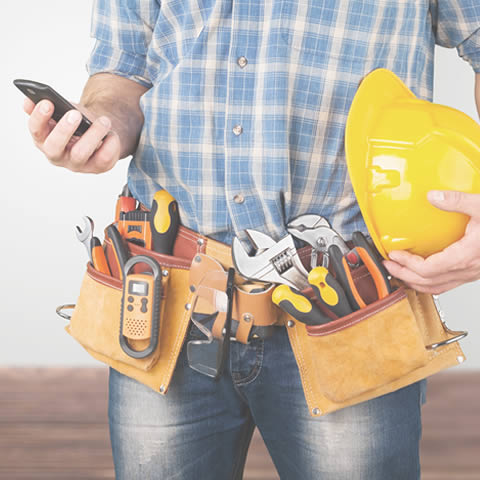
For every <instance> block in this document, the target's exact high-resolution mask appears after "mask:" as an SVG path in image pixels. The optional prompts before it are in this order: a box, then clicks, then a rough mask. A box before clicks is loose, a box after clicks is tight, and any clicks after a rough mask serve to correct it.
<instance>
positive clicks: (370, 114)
mask: <svg viewBox="0 0 480 480" xmlns="http://www.w3.org/2000/svg"><path fill="white" fill-rule="evenodd" d="M345 150H346V157H347V165H348V171H349V174H350V179H351V181H352V184H353V189H354V191H355V195H356V197H357V201H358V204H359V206H360V210H361V212H362V215H363V218H364V220H365V223H366V225H367V228H368V231H369V233H370V235H371V237H372V239H373V241H374V243H375V246H376V247H377V249H378V250H379V252H380V253H381V254H382V255H383V257H385V258H387V254H388V253H389V252H391V251H392V250H408V251H409V252H411V253H415V254H417V255H421V256H423V257H425V256H428V255H431V254H433V253H435V252H439V251H441V250H443V249H444V248H445V247H447V246H448V245H450V244H451V243H453V242H455V241H456V240H458V239H460V238H461V237H462V236H463V234H464V233H465V227H466V224H467V222H468V220H469V217H468V216H467V215H464V214H461V213H457V212H446V211H443V210H440V209H438V208H436V207H434V206H433V205H432V204H431V203H430V202H429V201H428V199H427V192H428V191H429V190H458V191H462V192H469V193H479V192H480V125H478V124H477V122H475V121H474V120H473V119H472V118H470V117H469V116H468V115H466V114H464V113H462V112H460V111H458V110H455V109H454V108H450V107H446V106H443V105H438V104H434V103H431V102H428V101H425V100H419V99H417V98H416V97H415V95H414V94H413V93H412V92H411V91H410V90H409V89H408V88H407V87H406V85H405V84H404V83H403V82H402V81H401V80H400V79H399V78H398V77H397V76H396V75H394V74H393V73H392V72H390V71H389V70H385V69H378V70H374V71H373V72H372V73H370V74H369V75H367V76H366V77H365V78H364V80H363V81H362V82H361V84H360V86H359V88H358V91H357V93H356V95H355V98H354V99H353V103H352V106H351V109H350V113H349V115H348V120H347V125H346V132H345Z"/></svg>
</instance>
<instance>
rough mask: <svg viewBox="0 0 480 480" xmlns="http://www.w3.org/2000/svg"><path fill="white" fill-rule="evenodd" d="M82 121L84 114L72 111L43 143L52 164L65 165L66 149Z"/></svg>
mask: <svg viewBox="0 0 480 480" xmlns="http://www.w3.org/2000/svg"><path fill="white" fill-rule="evenodd" d="M81 119H82V114H81V113H80V112H79V111H78V110H70V111H69V112H67V113H66V114H65V115H64V116H63V117H62V118H61V119H60V121H59V122H58V123H57V125H56V126H55V128H54V129H53V130H52V131H51V133H50V135H48V137H47V138H46V139H45V141H44V142H43V148H42V150H43V153H45V155H46V156H47V158H48V159H49V160H50V161H51V162H52V163H54V164H64V163H65V160H66V159H65V149H66V147H67V145H68V143H69V141H70V139H71V138H72V136H73V134H74V133H75V130H76V129H77V127H78V125H79V124H80V121H81Z"/></svg>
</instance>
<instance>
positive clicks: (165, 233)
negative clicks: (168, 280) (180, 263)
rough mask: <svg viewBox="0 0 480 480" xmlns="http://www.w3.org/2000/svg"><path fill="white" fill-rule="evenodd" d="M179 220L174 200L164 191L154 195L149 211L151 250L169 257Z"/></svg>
mask: <svg viewBox="0 0 480 480" xmlns="http://www.w3.org/2000/svg"><path fill="white" fill-rule="evenodd" d="M179 224H180V218H179V214H178V205H177V202H176V200H175V199H174V198H173V197H172V196H171V195H170V194H169V193H168V192H167V191H166V190H159V191H158V192H157V193H155V195H154V197H153V202H152V209H151V211H150V230H151V235H152V250H153V251H155V252H158V253H163V254H165V255H171V254H172V250H173V244H174V241H175V237H176V235H177V230H178V226H179Z"/></svg>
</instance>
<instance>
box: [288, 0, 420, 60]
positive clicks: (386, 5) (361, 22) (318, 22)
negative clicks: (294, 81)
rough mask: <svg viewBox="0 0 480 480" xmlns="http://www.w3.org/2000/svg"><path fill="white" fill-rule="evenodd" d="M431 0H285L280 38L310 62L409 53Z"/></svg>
mask: <svg viewBox="0 0 480 480" xmlns="http://www.w3.org/2000/svg"><path fill="white" fill-rule="evenodd" d="M428 9H429V0H347V1H342V2H338V1H334V0H282V5H281V10H280V20H281V22H280V32H281V38H282V40H283V41H284V42H285V43H286V44H287V45H288V46H289V47H290V48H291V49H292V50H293V51H294V52H296V53H297V54H298V53H300V54H301V55H303V56H304V60H306V61H307V62H308V63H310V62H311V61H312V59H313V60H314V61H315V60H317V61H320V62H322V61H324V62H327V61H328V59H331V58H344V59H348V60H349V61H354V62H358V61H364V60H367V59H374V58H375V59H377V60H382V59H388V58H389V56H390V55H391V54H392V49H393V50H396V51H400V52H403V54H404V55H405V57H406V56H407V55H408V50H409V49H410V48H412V43H415V39H414V38H412V37H418V36H420V35H421V34H422V30H423V29H424V26H425V23H426V22H425V18H426V16H427V14H428Z"/></svg>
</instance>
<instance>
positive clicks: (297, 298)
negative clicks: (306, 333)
mask: <svg viewBox="0 0 480 480" xmlns="http://www.w3.org/2000/svg"><path fill="white" fill-rule="evenodd" d="M272 301H273V303H275V304H276V305H278V306H279V307H280V308H281V309H282V310H284V311H285V312H287V313H289V314H290V315H291V316H292V317H293V318H295V319H297V320H298V321H299V322H302V323H306V324H307V325H321V324H323V323H328V322H331V318H329V317H327V316H326V315H325V314H324V313H323V312H322V311H321V310H320V309H319V308H318V307H317V306H316V305H315V304H314V303H312V302H311V301H310V299H309V298H308V297H307V296H305V295H304V294H303V293H301V292H299V291H298V290H295V289H293V288H291V287H289V286H288V285H279V286H278V287H277V288H275V290H274V291H273V293H272Z"/></svg>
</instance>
